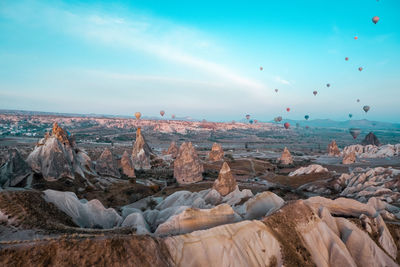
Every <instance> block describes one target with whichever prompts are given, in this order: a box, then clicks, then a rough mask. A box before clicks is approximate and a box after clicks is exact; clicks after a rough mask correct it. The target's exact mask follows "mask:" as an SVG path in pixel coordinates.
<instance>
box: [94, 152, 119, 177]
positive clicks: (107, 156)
mask: <svg viewBox="0 0 400 267" xmlns="http://www.w3.org/2000/svg"><path fill="white" fill-rule="evenodd" d="M96 172H97V173H98V174H99V175H101V176H109V177H115V178H120V177H121V174H120V173H119V171H118V167H117V163H116V161H115V159H114V157H113V155H112V153H111V151H110V150H109V149H108V148H106V149H104V151H103V153H101V155H100V157H99V158H98V159H97V161H96Z"/></svg>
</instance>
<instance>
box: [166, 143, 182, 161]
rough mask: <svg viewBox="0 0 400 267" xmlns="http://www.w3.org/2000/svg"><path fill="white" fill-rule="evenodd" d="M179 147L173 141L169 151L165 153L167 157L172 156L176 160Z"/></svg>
mask: <svg viewBox="0 0 400 267" xmlns="http://www.w3.org/2000/svg"><path fill="white" fill-rule="evenodd" d="M178 150H179V149H178V147H177V146H176V143H175V141H172V142H171V144H170V145H169V148H168V150H167V152H166V153H165V154H166V155H171V157H172V158H173V159H175V158H176V156H178Z"/></svg>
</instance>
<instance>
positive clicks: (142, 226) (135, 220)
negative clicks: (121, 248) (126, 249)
mask: <svg viewBox="0 0 400 267" xmlns="http://www.w3.org/2000/svg"><path fill="white" fill-rule="evenodd" d="M121 226H122V227H132V228H135V229H136V234H138V235H145V234H149V233H150V231H149V226H148V225H147V222H146V221H145V219H144V218H143V215H142V213H140V212H135V213H131V214H129V215H128V216H127V217H126V218H125V220H124V221H123V222H122V224H121Z"/></svg>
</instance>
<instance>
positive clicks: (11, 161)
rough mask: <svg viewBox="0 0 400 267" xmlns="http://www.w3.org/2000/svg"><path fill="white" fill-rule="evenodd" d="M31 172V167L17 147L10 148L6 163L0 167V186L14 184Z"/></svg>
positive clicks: (25, 178) (21, 180) (24, 178)
mask: <svg viewBox="0 0 400 267" xmlns="http://www.w3.org/2000/svg"><path fill="white" fill-rule="evenodd" d="M31 174H32V171H31V168H30V167H29V165H28V164H27V163H26V161H25V160H24V159H23V158H22V156H21V154H20V153H19V151H18V150H17V149H10V150H9V151H8V156H7V159H6V163H4V165H3V166H1V168H0V187H9V186H16V185H18V184H19V183H21V182H23V181H24V180H25V184H26V180H27V178H28V177H29V176H30V175H31Z"/></svg>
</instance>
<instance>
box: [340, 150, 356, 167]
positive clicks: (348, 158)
mask: <svg viewBox="0 0 400 267" xmlns="http://www.w3.org/2000/svg"><path fill="white" fill-rule="evenodd" d="M343 154H344V155H343V160H342V164H345V165H348V164H353V163H354V162H356V159H357V157H356V153H355V152H354V151H351V152H343Z"/></svg>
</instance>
